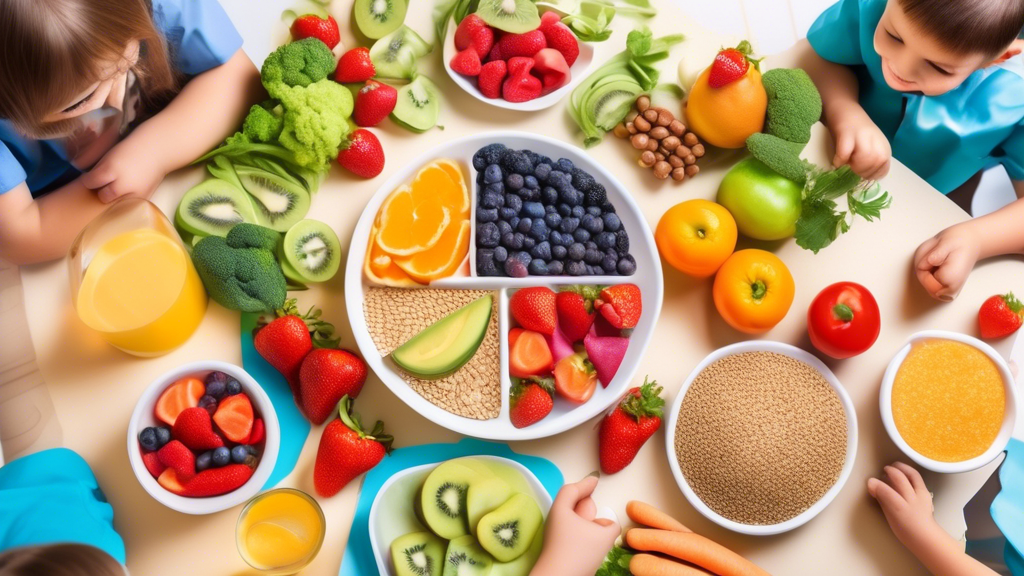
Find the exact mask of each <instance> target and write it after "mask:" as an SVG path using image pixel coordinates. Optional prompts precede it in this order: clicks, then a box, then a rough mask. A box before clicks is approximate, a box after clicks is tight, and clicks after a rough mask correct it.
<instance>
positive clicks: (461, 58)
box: [449, 48, 481, 76]
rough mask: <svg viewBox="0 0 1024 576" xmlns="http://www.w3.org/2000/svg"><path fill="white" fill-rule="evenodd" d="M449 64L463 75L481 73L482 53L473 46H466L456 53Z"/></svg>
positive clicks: (477, 74)
mask: <svg viewBox="0 0 1024 576" xmlns="http://www.w3.org/2000/svg"><path fill="white" fill-rule="evenodd" d="M449 65H450V66H451V67H452V70H454V71H456V72H458V73H459V74H462V75H463V76H479V75H480V67H481V65H480V55H479V54H477V53H476V50H474V49H472V48H466V49H465V50H463V51H461V52H459V53H458V54H456V55H455V56H454V57H453V58H452V61H451V62H450V63H449Z"/></svg>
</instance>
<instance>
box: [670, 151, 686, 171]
mask: <svg viewBox="0 0 1024 576" xmlns="http://www.w3.org/2000/svg"><path fill="white" fill-rule="evenodd" d="M668 163H669V164H671V165H672V167H673V168H681V167H682V166H683V159H682V158H680V157H679V156H676V155H675V154H673V155H672V156H669V157H668Z"/></svg>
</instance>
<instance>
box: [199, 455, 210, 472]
mask: <svg viewBox="0 0 1024 576" xmlns="http://www.w3.org/2000/svg"><path fill="white" fill-rule="evenodd" d="M211 464H213V452H203V453H202V454H200V455H199V456H196V472H202V471H203V470H206V469H207V468H209V467H210V465H211Z"/></svg>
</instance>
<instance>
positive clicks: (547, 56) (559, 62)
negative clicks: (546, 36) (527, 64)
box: [533, 48, 572, 94]
mask: <svg viewBox="0 0 1024 576" xmlns="http://www.w3.org/2000/svg"><path fill="white" fill-rule="evenodd" d="M533 74H534V75H536V76H538V77H539V78H540V81H541V86H542V92H541V93H542V94H550V93H551V92H554V91H555V90H558V89H559V88H561V87H562V86H565V85H566V84H568V83H569V80H570V79H571V78H572V75H571V74H570V73H569V65H568V64H566V62H565V58H564V57H563V56H562V54H561V53H560V52H559V51H558V50H555V49H554V48H545V49H543V50H541V51H540V52H537V54H536V55H535V56H534V57H533Z"/></svg>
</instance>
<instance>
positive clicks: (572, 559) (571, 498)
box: [530, 476, 621, 576]
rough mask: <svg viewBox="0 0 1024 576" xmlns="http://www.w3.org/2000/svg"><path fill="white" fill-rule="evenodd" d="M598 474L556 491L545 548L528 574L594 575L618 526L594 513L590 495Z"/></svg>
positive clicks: (546, 532)
mask: <svg viewBox="0 0 1024 576" xmlns="http://www.w3.org/2000/svg"><path fill="white" fill-rule="evenodd" d="M596 487H597V478H595V477H593V476H589V477H587V478H584V479H583V480H581V481H579V482H577V483H575V484H566V485H565V486H563V487H562V489H561V490H559V491H558V496H557V497H556V498H555V502H554V504H553V505H552V506H551V511H550V512H549V513H548V520H547V525H546V526H545V529H544V530H545V531H544V551H543V552H542V553H541V555H540V558H539V559H538V560H537V564H536V565H535V566H534V568H533V571H532V572H530V576H593V574H594V573H595V572H597V569H598V568H600V567H601V563H602V562H603V561H604V557H605V556H607V555H608V551H609V550H611V549H612V547H613V546H614V545H615V539H616V538H618V537H619V534H620V533H621V529H620V528H619V525H618V524H616V523H615V522H613V521H611V520H608V519H606V518H595V517H596V516H597V504H595V503H594V499H593V498H591V497H590V495H591V494H593V492H594V488H596Z"/></svg>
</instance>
